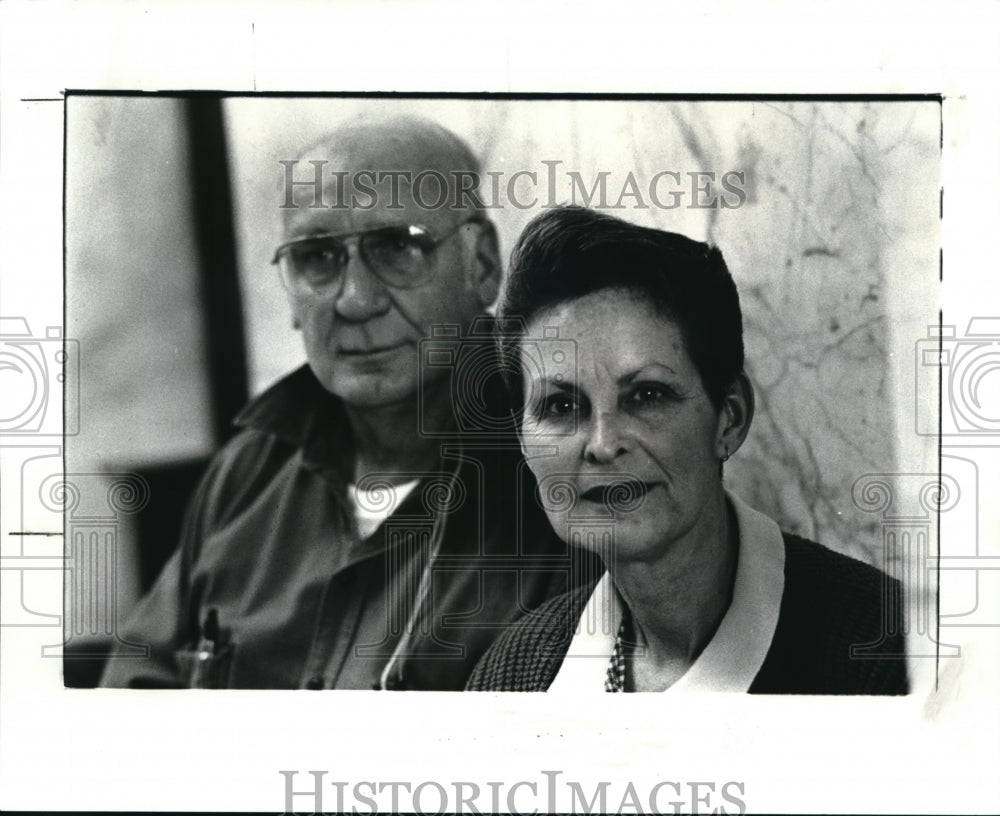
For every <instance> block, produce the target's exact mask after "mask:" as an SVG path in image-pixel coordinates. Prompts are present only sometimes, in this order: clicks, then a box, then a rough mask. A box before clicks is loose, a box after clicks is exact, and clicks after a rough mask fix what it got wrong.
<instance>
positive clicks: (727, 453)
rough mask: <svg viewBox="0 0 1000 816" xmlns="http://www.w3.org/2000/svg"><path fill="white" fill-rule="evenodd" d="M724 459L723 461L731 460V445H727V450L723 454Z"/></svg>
mask: <svg viewBox="0 0 1000 816" xmlns="http://www.w3.org/2000/svg"><path fill="white" fill-rule="evenodd" d="M722 461H723V462H728V461H729V445H726V452H725V453H724V454H722Z"/></svg>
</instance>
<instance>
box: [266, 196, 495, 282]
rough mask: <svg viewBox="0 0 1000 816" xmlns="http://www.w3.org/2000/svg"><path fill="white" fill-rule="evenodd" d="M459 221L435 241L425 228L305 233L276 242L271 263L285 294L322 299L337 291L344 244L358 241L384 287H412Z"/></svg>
mask: <svg viewBox="0 0 1000 816" xmlns="http://www.w3.org/2000/svg"><path fill="white" fill-rule="evenodd" d="M473 221H476V222H481V221H482V217H481V216H478V215H474V216H472V217H471V218H466V219H465V220H464V221H460V222H459V223H458V224H456V225H455V226H454V227H452V228H451V229H450V230H448V231H447V232H446V233H444V234H442V235H439V236H437V237H436V238H435V237H434V236H433V235H432V234H431V232H430V231H429V230H428V229H427V228H426V227H421V226H415V225H400V226H392V227H380V228H379V229H373V230H367V231H365V232H353V233H348V234H345V235H329V234H320V235H307V236H305V237H303V238H296V239H294V240H292V241H286V242H285V243H283V244H281V245H280V246H279V247H278V248H277V249H276V250H275V252H274V258H273V259H272V260H271V263H273V264H277V265H278V268H279V270H280V271H281V280H282V283H283V284H284V285H285V288H286V289H288V291H289V292H292V293H295V294H305V295H326V294H332V293H333V292H336V291H338V290H339V288H340V285H341V282H342V280H343V277H344V270H345V269H346V268H347V264H348V261H349V259H350V252H349V249H348V246H349V243H348V242H349V241H351V240H352V239H356V240H357V247H358V255H359V256H360V257H361V260H363V261H364V262H365V265H366V266H367V267H368V268H369V269H370V270H371V271H372V272H373V273H374V274H375V275H376V276H377V277H378V279H379V280H380V281H382V283H384V284H385V285H386V286H392V287H394V288H396V289H412V288H413V287H415V286H420V285H421V284H422V283H426V282H427V281H428V280H430V278H431V276H432V274H433V271H434V269H433V265H432V263H431V255H432V254H433V252H434V250H435V249H436V248H437V247H438V246H439V245H440V244H442V243H443V242H444V241H445V240H447V239H448V238H450V237H451V236H452V235H454V234H455V233H456V232H458V231H459V229H461V228H462V227H463V226H465V225H466V224H468V223H470V222H473Z"/></svg>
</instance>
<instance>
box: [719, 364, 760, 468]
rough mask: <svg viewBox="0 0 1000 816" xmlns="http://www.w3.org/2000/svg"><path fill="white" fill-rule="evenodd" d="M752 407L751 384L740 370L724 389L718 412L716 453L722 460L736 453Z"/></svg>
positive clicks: (750, 416) (748, 425)
mask: <svg viewBox="0 0 1000 816" xmlns="http://www.w3.org/2000/svg"><path fill="white" fill-rule="evenodd" d="M754 407H755V403H754V395H753V385H752V384H751V382H750V378H749V377H748V376H747V375H746V372H745V371H741V372H740V373H739V375H738V376H737V377H736V379H734V380H733V382H732V383H731V384H730V386H729V388H728V389H727V390H726V393H725V396H724V397H723V400H722V411H721V412H720V413H719V432H718V439H717V440H716V444H717V447H718V450H717V451H716V453H717V454H718V456H719V459H720V460H722V461H723V462H724V461H725V460H726V459H728V458H729V457H730V456H732V455H733V454H734V453H736V451H738V450H739V449H740V446H741V445H742V444H743V441H744V440H745V439H746V438H747V434H748V433H749V432H750V424H751V423H752V422H753V412H754Z"/></svg>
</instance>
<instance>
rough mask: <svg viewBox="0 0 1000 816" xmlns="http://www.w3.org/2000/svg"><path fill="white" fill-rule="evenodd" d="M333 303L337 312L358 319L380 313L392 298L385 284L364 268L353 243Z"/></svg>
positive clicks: (358, 320)
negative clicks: (338, 290)
mask: <svg viewBox="0 0 1000 816" xmlns="http://www.w3.org/2000/svg"><path fill="white" fill-rule="evenodd" d="M343 275H344V277H343V279H342V281H341V286H340V292H339V293H338V294H337V299H336V301H335V302H334V306H335V308H336V311H337V315H338V316H339V317H342V318H343V319H344V320H347V321H350V322H352V323H361V322H363V321H365V320H369V319H371V318H373V317H376V316H378V315H380V314H383V313H384V312H385V311H386V310H387V309H388V308H389V305H390V303H391V302H392V301H391V299H390V298H389V293H388V292H387V291H386V288H385V284H383V283H382V281H381V280H379V278H378V276H377V275H376V274H375V273H374V272H372V270H371V269H369V268H368V264H366V263H365V261H364V259H363V258H362V257H361V255H360V253H359V251H358V248H357V246H354V247H352V248H351V249H349V250H348V258H347V265H346V266H345V267H344V273H343Z"/></svg>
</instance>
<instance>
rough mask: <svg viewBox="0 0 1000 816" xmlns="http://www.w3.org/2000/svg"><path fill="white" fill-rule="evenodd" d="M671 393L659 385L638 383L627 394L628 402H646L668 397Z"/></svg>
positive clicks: (658, 400) (659, 400)
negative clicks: (638, 384)
mask: <svg viewBox="0 0 1000 816" xmlns="http://www.w3.org/2000/svg"><path fill="white" fill-rule="evenodd" d="M670 396H671V393H670V392H668V390H667V389H666V388H663V387H662V386H659V385H640V386H638V387H637V388H636V389H635V390H634V391H633V392H632V394H631V395H630V396H629V402H634V403H639V404H643V405H644V404H648V403H655V402H661V401H663V400H666V399H669V397H670Z"/></svg>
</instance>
